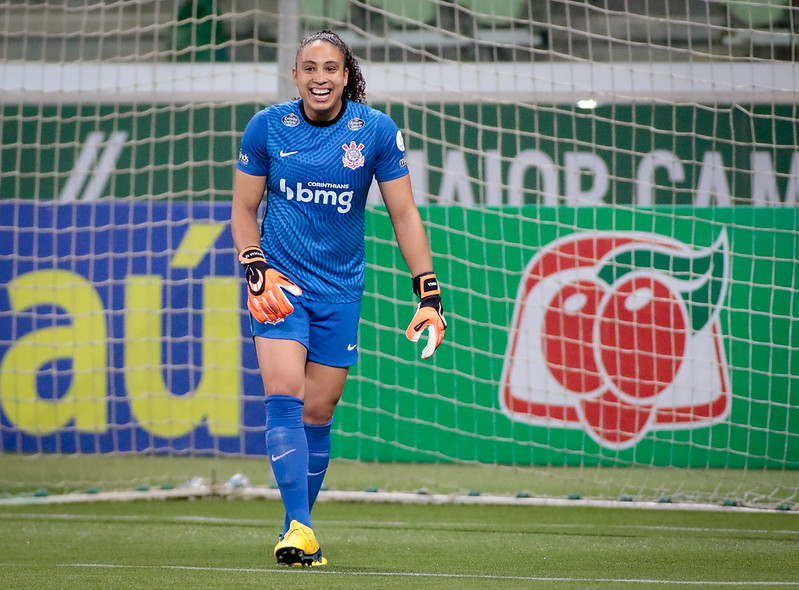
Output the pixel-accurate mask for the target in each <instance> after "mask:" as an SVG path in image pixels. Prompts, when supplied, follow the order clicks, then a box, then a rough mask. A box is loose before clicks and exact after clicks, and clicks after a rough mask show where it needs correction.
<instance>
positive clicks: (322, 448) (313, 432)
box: [284, 420, 333, 531]
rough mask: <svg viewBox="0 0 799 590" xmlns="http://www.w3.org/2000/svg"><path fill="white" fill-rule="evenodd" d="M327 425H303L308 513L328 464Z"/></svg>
mask: <svg viewBox="0 0 799 590" xmlns="http://www.w3.org/2000/svg"><path fill="white" fill-rule="evenodd" d="M332 424H333V421H332V420H331V421H330V422H328V423H327V424H305V438H306V439H307V441H308V511H309V512H310V511H311V510H313V505H314V502H316V497H317V496H318V495H319V490H320V489H322V482H323V481H324V479H325V474H326V473H327V465H328V463H330V427H331V425H332ZM289 522H290V521H289V518H288V515H286V522H285V525H284V531H287V530H288V528H289Z"/></svg>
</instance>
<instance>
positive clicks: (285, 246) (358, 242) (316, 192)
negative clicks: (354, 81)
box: [237, 100, 408, 303]
mask: <svg viewBox="0 0 799 590" xmlns="http://www.w3.org/2000/svg"><path fill="white" fill-rule="evenodd" d="M237 167H238V169H239V170H241V171H242V172H246V173H247V174H251V175H254V176H266V212H265V214H264V219H263V222H262V224H261V246H262V248H263V250H264V254H265V256H266V259H267V262H269V264H270V265H272V266H274V267H275V268H276V269H278V270H279V271H282V272H284V273H285V274H286V275H288V276H289V278H291V279H292V280H293V281H294V282H296V283H297V284H298V285H299V286H300V287H301V288H302V290H303V296H304V297H307V298H308V299H312V300H315V301H329V302H336V303H344V302H349V301H357V300H359V299H360V298H361V296H362V294H363V282H364V266H365V252H364V250H365V247H364V213H365V208H366V196H367V193H368V192H369V187H370V185H371V183H372V179H373V178H375V179H377V180H378V181H381V182H382V181H386V180H394V179H396V178H400V177H402V176H404V175H406V174H408V167H407V165H406V162H405V146H404V144H403V140H402V134H401V133H400V130H399V128H398V127H397V125H396V124H395V123H394V121H393V120H392V119H391V118H390V117H389V116H388V115H386V114H385V113H382V112H380V111H378V110H375V109H373V108H370V107H368V106H366V105H363V104H360V103H356V102H349V101H346V102H345V103H344V108H343V109H342V110H341V113H340V114H339V116H338V117H336V119H334V120H333V121H330V122H326V123H316V122H312V121H310V120H309V119H307V118H306V117H305V114H304V113H303V110H302V106H301V101H300V100H295V101H290V102H285V103H282V104H278V105H274V106H271V107H269V108H266V109H264V110H262V111H260V112H258V113H257V114H256V115H255V116H254V117H253V118H252V119H251V120H250V122H249V123H248V124H247V127H246V129H245V130H244V135H243V137H242V140H241V150H240V152H239V160H238V164H237Z"/></svg>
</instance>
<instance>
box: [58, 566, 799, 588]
mask: <svg viewBox="0 0 799 590" xmlns="http://www.w3.org/2000/svg"><path fill="white" fill-rule="evenodd" d="M58 565H59V567H77V568H106V569H162V570H181V571H203V572H227V573H236V572H239V573H257V574H267V573H278V574H282V573H296V572H297V571H304V572H306V573H308V574H314V575H324V574H328V575H330V574H333V575H338V576H391V577H397V576H399V577H407V578H460V579H475V580H513V581H525V582H563V583H574V582H585V583H596V584H620V583H622V584H662V585H673V586H689V585H690V586H729V587H744V588H751V587H753V585H755V586H775V587H777V586H782V587H791V586H793V587H797V588H799V581H795V582H791V581H783V580H762V581H759V580H747V581H734V580H658V579H644V578H578V577H568V576H502V575H495V574H449V573H435V572H376V571H375V572H351V571H350V572H341V571H335V570H330V569H320V568H313V569H311V568H307V569H306V568H303V569H302V570H298V569H297V568H288V567H280V566H278V567H276V568H249V567H210V566H195V565H132V564H117V563H59V564H58Z"/></svg>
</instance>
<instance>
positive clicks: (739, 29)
mask: <svg viewBox="0 0 799 590" xmlns="http://www.w3.org/2000/svg"><path fill="white" fill-rule="evenodd" d="M794 4H795V3H794ZM0 13H1V14H2V15H3V18H2V19H1V20H2V25H0V26H1V27H2V29H3V30H2V40H3V42H2V49H1V50H0V51H1V52H2V58H1V60H0V89H1V90H0V96H2V101H1V104H0V106H1V108H2V117H1V118H0V126H2V137H3V140H2V141H3V143H2V154H1V155H0V157H2V168H1V169H0V436H1V438H0V465H3V468H2V469H0V492H4V493H10V494H19V493H24V492H30V491H32V490H34V489H37V488H48V489H58V490H74V489H80V488H82V487H85V486H89V485H93V486H99V487H102V488H104V489H105V488H125V487H135V486H139V485H151V484H155V483H165V484H166V483H168V482H172V483H175V482H177V483H180V482H183V481H185V480H188V479H190V478H191V477H192V476H194V475H198V472H199V474H200V475H207V473H208V469H214V470H219V471H220V473H222V474H223V475H224V474H225V473H226V472H227V471H232V470H233V469H234V468H233V467H231V466H235V469H236V470H240V469H242V467H240V465H242V463H240V462H239V461H244V460H246V459H248V458H252V460H253V461H254V463H252V464H247V465H250V466H248V467H244V469H250V470H252V471H253V472H255V473H259V472H262V473H264V474H265V473H266V469H267V467H266V465H265V463H264V461H263V454H264V452H265V451H264V440H263V419H264V415H263V414H264V412H263V399H262V397H263V390H262V385H261V383H260V377H259V375H258V370H257V364H256V360H255V356H254V351H253V347H252V344H251V341H250V337H249V328H248V325H247V317H246V315H245V311H246V306H245V304H244V301H245V292H244V290H243V283H242V281H241V276H240V273H241V271H240V269H239V267H238V263H237V261H236V256H235V251H234V248H233V243H232V238H231V236H230V228H229V205H230V198H231V187H232V173H233V165H234V162H235V157H236V155H237V152H238V143H239V140H240V136H241V132H242V131H243V129H244V126H245V125H246V123H247V121H248V120H249V118H250V117H251V116H252V115H253V114H254V113H255V112H256V111H257V110H259V109H261V108H263V107H264V106H267V105H269V104H272V103H274V102H277V101H282V100H288V99H291V98H293V97H294V96H295V92H294V89H293V87H292V82H291V67H292V65H293V61H294V55H295V50H296V46H297V42H298V40H299V39H300V38H302V37H303V36H304V35H305V34H307V33H309V32H312V31H316V30H319V29H320V28H322V27H329V28H332V29H334V30H335V31H337V32H338V33H340V35H341V36H342V38H344V40H345V41H347V43H349V44H350V46H351V47H352V49H353V51H354V53H355V54H356V56H357V57H358V58H359V60H360V61H361V64H362V69H363V71H364V74H365V78H366V81H367V100H368V101H369V104H370V105H372V106H375V107H376V108H379V109H381V110H384V111H385V112H387V113H388V114H390V115H391V116H392V117H393V119H394V120H395V121H396V122H397V124H398V125H399V126H400V128H401V130H402V133H403V136H404V144H405V146H406V148H407V151H406V154H407V161H408V164H409V168H410V170H411V179H412V183H413V187H414V196H415V199H416V200H417V203H418V205H419V207H420V211H421V214H422V217H423V220H424V223H425V226H426V229H427V231H428V233H429V237H430V241H431V246H432V249H433V252H434V265H435V270H436V272H437V274H438V277H439V279H440V280H441V282H442V284H443V285H444V296H443V299H444V306H445V310H446V314H447V318H448V322H449V326H450V328H449V330H448V332H447V337H446V340H445V343H444V345H443V346H442V347H441V348H440V349H439V350H438V352H437V353H436V354H435V356H434V357H433V358H432V359H430V360H428V361H422V360H421V359H419V352H420V351H419V350H417V346H415V345H413V344H412V343H410V342H407V341H406V340H405V337H404V328H405V325H406V323H407V321H408V320H409V319H410V317H411V315H412V313H413V309H414V301H413V299H414V298H413V296H412V293H411V288H410V277H409V275H408V271H407V268H406V267H405V265H404V263H403V262H402V258H401V256H400V255H399V252H398V249H397V247H396V244H395V241H394V237H393V233H392V228H391V223H390V220H389V218H388V215H387V213H386V211H385V208H384V207H382V205H381V201H380V196H379V193H378V192H377V191H376V190H373V191H372V193H370V197H369V200H368V204H367V206H368V209H367V224H366V245H367V261H368V262H367V269H366V293H365V298H364V302H363V309H362V319H361V324H360V333H359V350H360V360H359V362H358V364H357V365H356V366H355V367H354V368H353V369H352V371H351V373H350V378H349V380H348V383H347V386H346V389H345V392H344V396H343V399H342V401H341V403H340V405H339V407H338V409H337V412H336V418H335V425H334V442H333V455H334V458H335V459H337V460H340V462H341V464H342V465H346V468H347V469H349V468H352V467H353V466H357V465H370V466H376V465H380V466H386V465H396V466H398V468H400V469H405V470H406V471H405V473H407V474H409V475H408V476H407V477H406V478H405V480H406V482H412V483H408V485H412V486H413V487H428V488H431V489H438V490H444V491H447V492H453V491H455V492H457V491H464V490H469V489H472V488H473V487H474V489H481V488H480V487H479V486H482V489H484V490H485V489H493V488H492V487H491V486H492V485H493V483H496V482H498V481H500V480H503V478H507V477H508V475H509V474H512V478H510V479H512V481H513V483H512V484H509V485H510V487H509V488H508V489H506V490H504V492H507V493H513V492H514V491H515V492H518V493H520V494H523V495H528V494H530V495H538V496H544V497H568V496H582V497H590V498H600V499H609V500H618V499H636V500H663V501H666V500H669V501H673V502H698V503H715V504H718V503H722V502H728V503H733V504H745V505H757V506H766V507H777V506H779V507H783V508H786V507H787V508H791V507H795V506H796V505H797V504H799V495H798V494H799V477H798V476H797V473H799V472H797V468H798V467H799V377H798V376H799V354H798V353H797V350H799V323H797V322H798V320H797V318H798V317H799V294H798V289H799V263H798V262H797V252H799V215H797V206H799V148H797V145H799V127H797V122H796V121H797V118H798V117H797V115H798V114H799V113H797V107H796V105H797V103H799V100H797V99H799V65H797V57H796V56H797V45H796V38H797V37H796V27H797V20H796V19H797V14H799V13H798V12H797V8H796V7H795V6H794V5H793V4H792V3H791V1H790V0H726V1H721V0H717V1H709V2H708V1H701V2H700V1H693V0H683V1H678V2H648V1H646V0H640V1H632V0H625V1H621V0H618V1H617V0H603V1H599V2H586V1H579V0H563V1H551V2H543V1H539V0H483V1H477V0H427V1H419V0H413V1H410V0H368V1H366V0H363V1H360V0H352V1H345V0H305V1H303V0H300V1H297V2H295V1H288V0H272V1H271V2H252V1H249V0H227V1H225V2H223V1H221V0H220V1H218V2H217V1H213V0H194V1H192V0H185V1H168V2H167V1H164V2H152V1H145V0H139V1H126V2H92V1H89V0H80V1H78V0H61V1H58V2H56V1H43V2H18V1H0ZM203 461H208V462H209V463H203ZM426 464H427V465H434V466H436V469H434V470H433V471H423V470H424V467H425V465H426ZM200 465H202V467H199V466H200ZM207 465H212V467H210V468H209V467H207ZM445 465H446V467H444V466H445ZM414 469H419V470H420V471H419V472H415V471H413V470H414ZM458 469H463V470H469V469H473V470H474V471H471V472H470V473H472V475H470V476H469V477H473V480H471V482H474V483H471V482H470V483H469V484H466V483H463V484H453V481H455V480H456V478H454V476H452V475H448V474H451V473H453V472H455V471H456V470H458ZM450 470H451V471H450ZM333 471H334V470H331V478H332V477H334V476H333V475H332V472H333ZM422 472H423V473H426V474H432V475H424V476H422V475H418V476H416V475H410V474H414V473H422ZM214 473H216V471H214ZM251 475H253V479H257V478H258V477H260V476H256V475H254V474H251ZM263 477H266V476H263ZM331 481H333V480H331ZM464 481H465V480H464ZM377 483H378V485H382V484H381V483H380V482H377ZM331 485H333V484H331ZM453 485H456V486H457V485H460V486H461V487H460V489H455V490H453V489H452V486H453ZM396 486H397V487H402V486H401V484H396ZM496 491H498V492H501V491H503V490H496Z"/></svg>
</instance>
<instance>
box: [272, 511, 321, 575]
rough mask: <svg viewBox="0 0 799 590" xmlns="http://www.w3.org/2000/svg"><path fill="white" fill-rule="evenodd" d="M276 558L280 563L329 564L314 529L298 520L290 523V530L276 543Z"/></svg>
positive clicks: (304, 565)
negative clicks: (323, 555)
mask: <svg viewBox="0 0 799 590" xmlns="http://www.w3.org/2000/svg"><path fill="white" fill-rule="evenodd" d="M275 559H276V560H277V562H278V563H282V564H285V565H294V566H302V567H316V566H320V565H326V564H327V559H325V558H324V557H322V549H321V548H320V547H319V543H318V542H317V540H316V535H314V532H313V529H312V528H310V527H307V526H305V525H304V524H302V523H301V522H299V521H297V520H292V521H291V523H289V530H288V532H287V533H286V534H285V535H283V538H282V539H280V541H279V542H278V544H277V545H275Z"/></svg>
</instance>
